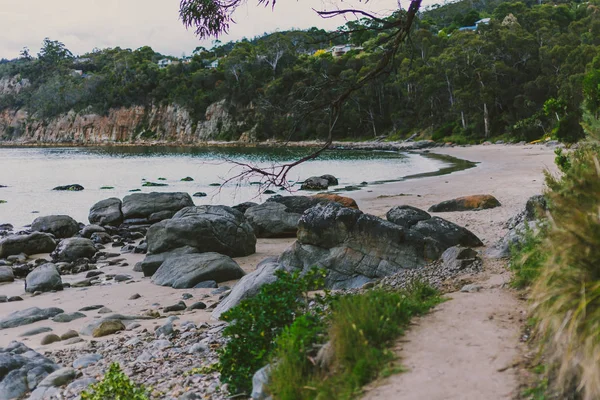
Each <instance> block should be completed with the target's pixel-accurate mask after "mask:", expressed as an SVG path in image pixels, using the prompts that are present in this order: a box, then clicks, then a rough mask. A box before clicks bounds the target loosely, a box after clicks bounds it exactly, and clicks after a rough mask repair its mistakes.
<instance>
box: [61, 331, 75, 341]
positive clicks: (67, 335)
mask: <svg viewBox="0 0 600 400" xmlns="http://www.w3.org/2000/svg"><path fill="white" fill-rule="evenodd" d="M75 337H79V333H77V332H76V331H74V330H72V329H71V330H68V331H66V332H65V333H63V334H62V335H60V340H68V339H72V338H75Z"/></svg>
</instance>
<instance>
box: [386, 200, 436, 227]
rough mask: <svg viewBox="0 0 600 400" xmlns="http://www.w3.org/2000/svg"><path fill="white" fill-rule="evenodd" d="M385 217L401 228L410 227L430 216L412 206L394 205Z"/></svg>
mask: <svg viewBox="0 0 600 400" xmlns="http://www.w3.org/2000/svg"><path fill="white" fill-rule="evenodd" d="M385 217H386V219H387V220H388V221H390V222H391V223H393V224H396V225H400V226H401V227H403V228H412V227H413V226H414V225H416V224H417V223H418V222H419V221H425V220H427V219H430V218H431V215H429V213H427V212H425V211H423V210H420V209H418V208H416V207H412V206H406V205H404V206H396V207H394V208H392V209H391V210H389V211H388V212H387V214H386V215H385Z"/></svg>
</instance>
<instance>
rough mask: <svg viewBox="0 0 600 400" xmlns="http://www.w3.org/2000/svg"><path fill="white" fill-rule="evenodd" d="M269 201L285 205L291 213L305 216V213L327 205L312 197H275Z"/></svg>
mask: <svg viewBox="0 0 600 400" xmlns="http://www.w3.org/2000/svg"><path fill="white" fill-rule="evenodd" d="M267 201H273V202H275V203H280V204H284V205H285V206H286V207H287V209H288V210H289V212H292V213H296V214H303V213H304V211H306V210H308V209H309V208H312V207H314V206H316V205H317V204H321V203H327V201H324V200H322V199H318V198H316V197H311V196H281V195H277V196H273V197H271V198H269V199H268V200H267Z"/></svg>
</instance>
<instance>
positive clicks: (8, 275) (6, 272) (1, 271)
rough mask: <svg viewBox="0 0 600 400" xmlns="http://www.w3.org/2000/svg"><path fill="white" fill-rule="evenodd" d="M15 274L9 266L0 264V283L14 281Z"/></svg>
mask: <svg viewBox="0 0 600 400" xmlns="http://www.w3.org/2000/svg"><path fill="white" fill-rule="evenodd" d="M14 280H15V274H14V273H13V270H12V268H11V267H9V266H0V283H5V282H14Z"/></svg>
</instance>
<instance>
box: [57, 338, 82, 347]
mask: <svg viewBox="0 0 600 400" xmlns="http://www.w3.org/2000/svg"><path fill="white" fill-rule="evenodd" d="M82 342H85V340H83V339H82V338H80V337H74V338H71V339H67V340H65V341H64V342H62V343H61V344H64V345H72V344H77V343H82Z"/></svg>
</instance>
